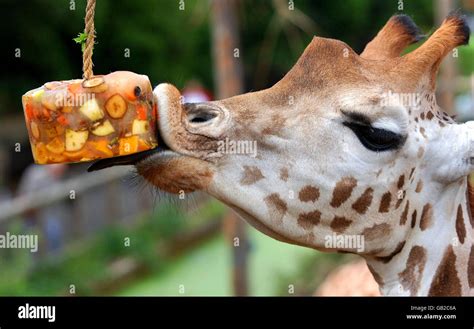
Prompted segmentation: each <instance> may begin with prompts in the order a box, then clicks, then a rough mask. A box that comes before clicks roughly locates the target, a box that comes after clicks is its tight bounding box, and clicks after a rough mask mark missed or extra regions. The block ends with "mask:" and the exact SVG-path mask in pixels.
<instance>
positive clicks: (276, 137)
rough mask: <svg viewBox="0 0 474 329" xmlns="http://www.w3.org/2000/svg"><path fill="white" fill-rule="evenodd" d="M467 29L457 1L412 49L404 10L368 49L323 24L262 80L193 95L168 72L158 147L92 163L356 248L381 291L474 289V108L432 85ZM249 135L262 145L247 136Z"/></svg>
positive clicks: (318, 243) (312, 242)
mask: <svg viewBox="0 0 474 329" xmlns="http://www.w3.org/2000/svg"><path fill="white" fill-rule="evenodd" d="M469 34H470V31H469V28H468V27H467V24H466V22H465V20H464V18H463V17H462V16H461V15H459V14H458V13H453V14H450V15H449V16H448V17H447V18H446V19H445V20H444V22H443V23H442V25H441V26H440V27H439V28H438V29H437V30H436V31H435V32H434V33H433V34H432V35H431V36H430V37H429V38H427V39H426V41H425V42H424V43H423V44H422V45H421V46H420V47H418V48H417V49H415V50H413V51H411V52H409V53H407V54H404V55H402V51H403V50H404V49H405V48H406V47H407V46H408V45H410V44H412V43H415V42H417V41H419V40H420V39H421V38H422V36H421V35H420V33H419V30H418V28H417V27H416V25H415V24H414V23H413V21H412V20H411V19H410V18H409V17H408V16H404V15H398V16H393V17H392V18H391V19H389V20H388V22H387V23H386V25H385V26H384V27H383V28H382V29H381V30H380V32H379V33H378V34H377V35H376V36H375V37H374V39H373V40H372V41H371V42H370V43H368V44H367V46H366V47H365V49H364V51H363V52H362V53H361V54H360V55H358V54H356V53H355V52H354V51H353V50H352V49H351V48H350V47H349V46H348V45H347V44H345V43H344V42H342V41H339V40H334V39H327V38H322V37H314V38H313V39H312V41H311V42H310V44H309V45H308V46H307V48H306V49H305V51H304V52H303V54H302V55H301V57H300V58H299V59H298V61H297V62H296V64H295V65H294V66H293V68H291V69H290V71H289V72H288V73H287V74H286V75H285V76H284V77H283V78H282V79H281V80H280V81H279V82H277V83H276V84H275V85H273V86H272V87H270V88H268V89H265V90H261V91H257V92H250V93H246V94H242V95H238V96H235V97H231V98H227V99H223V100H218V101H212V102H205V103H198V104H183V103H182V102H181V95H180V92H179V91H178V90H177V89H176V88H175V87H174V86H173V85H171V84H168V83H162V84H159V85H158V86H157V87H156V88H155V90H154V94H155V96H156V97H157V101H158V107H159V130H160V138H161V139H162V144H161V145H162V147H161V149H160V150H156V151H151V152H149V153H146V154H144V155H142V156H140V157H137V156H134V157H133V158H131V159H130V160H129V161H128V160H123V159H122V160H120V161H116V160H114V159H112V160H110V159H109V160H101V161H99V162H98V163H96V164H95V165H93V167H92V168H91V170H94V169H100V168H105V167H108V166H111V165H114V164H115V163H119V164H124V163H128V164H134V165H135V167H136V170H137V172H138V173H139V174H140V175H141V176H142V177H143V178H144V179H145V180H146V181H147V182H149V183H150V184H152V185H154V186H156V187H157V188H159V189H161V190H164V191H167V192H171V193H180V192H181V193H182V192H184V193H190V192H193V191H196V190H201V191H205V192H206V193H208V194H210V195H211V196H214V197H215V198H217V199H219V200H221V201H222V202H223V203H225V204H227V205H228V206H230V207H231V208H232V209H233V210H235V211H236V212H237V213H238V214H239V215H240V217H242V218H243V219H245V220H246V221H247V222H248V223H250V224H251V225H252V226H254V227H255V228H256V229H258V230H260V231H261V232H263V233H264V234H266V235H268V236H270V237H273V238H275V239H277V240H280V241H283V242H287V243H291V244H296V245H300V246H305V247H309V248H314V249H317V250H320V251H329V252H331V251H332V252H334V251H336V252H350V253H357V254H359V255H360V256H362V257H363V258H364V259H365V261H366V262H367V265H368V267H369V269H370V271H371V273H372V275H373V277H374V278H375V280H376V281H377V283H378V284H379V287H380V291H381V293H382V294H383V295H400V296H415V295H419V296H428V295H429V296H440V295H444V296H451V295H473V294H474V244H473V243H474V234H473V227H474V221H473V219H472V216H471V207H470V205H471V204H472V203H471V202H472V201H474V199H473V198H472V196H473V195H474V190H473V189H471V188H470V186H469V185H468V180H467V175H468V174H469V172H470V171H472V170H473V167H474V162H473V159H474V148H473V146H474V122H467V123H464V124H458V123H456V122H455V121H454V120H453V119H452V118H451V117H449V116H448V115H447V114H446V113H444V112H443V111H442V110H441V109H440V108H439V107H438V105H437V103H436V99H435V95H434V93H435V87H436V85H435V83H436V73H437V70H438V67H439V65H440V63H441V61H442V59H443V58H444V57H445V56H448V55H449V54H450V53H451V51H452V50H453V49H455V48H456V47H457V46H460V45H464V44H466V43H467V42H468V39H469ZM252 142H255V143H256V146H257V151H256V152H247V151H246V149H245V147H237V146H239V145H244V146H245V145H252V144H251V143H252ZM239 143H240V144H239ZM245 143H247V144H245ZM236 145H237V146H236ZM232 146H233V147H232Z"/></svg>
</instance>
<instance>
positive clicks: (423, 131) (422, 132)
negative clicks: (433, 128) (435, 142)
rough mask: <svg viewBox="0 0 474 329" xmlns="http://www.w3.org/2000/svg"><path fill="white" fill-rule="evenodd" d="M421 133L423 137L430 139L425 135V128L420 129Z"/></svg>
mask: <svg viewBox="0 0 474 329" xmlns="http://www.w3.org/2000/svg"><path fill="white" fill-rule="evenodd" d="M420 133H421V135H422V136H423V137H424V138H428V137H427V136H426V134H425V128H423V127H421V128H420Z"/></svg>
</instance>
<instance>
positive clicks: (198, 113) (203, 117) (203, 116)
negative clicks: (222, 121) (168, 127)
mask: <svg viewBox="0 0 474 329" xmlns="http://www.w3.org/2000/svg"><path fill="white" fill-rule="evenodd" d="M184 109H185V111H186V116H187V120H188V122H189V123H191V124H202V123H207V122H209V121H211V120H213V119H215V118H217V117H218V115H219V112H218V110H216V108H214V107H212V106H209V105H208V104H206V103H196V104H184Z"/></svg>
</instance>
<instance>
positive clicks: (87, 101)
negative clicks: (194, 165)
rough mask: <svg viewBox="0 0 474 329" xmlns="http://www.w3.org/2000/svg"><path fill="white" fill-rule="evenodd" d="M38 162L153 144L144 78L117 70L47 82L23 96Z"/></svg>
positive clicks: (117, 152) (112, 153)
mask: <svg viewBox="0 0 474 329" xmlns="http://www.w3.org/2000/svg"><path fill="white" fill-rule="evenodd" d="M22 102H23V109H24V112H25V119H26V126H27V128H28V133H29V137H30V143H31V148H32V151H33V157H34V159H35V162H36V163H38V164H47V163H64V162H80V161H90V160H96V159H102V158H110V157H114V156H120V155H124V154H132V153H137V152H142V151H146V150H149V149H152V148H155V147H156V146H157V139H156V129H157V128H156V104H155V101H154V97H153V93H152V89H151V84H150V81H149V80H148V77H147V76H145V75H139V74H135V73H132V72H126V71H119V72H113V73H110V74H107V75H103V76H95V77H93V78H91V79H89V80H67V81H54V82H48V83H45V84H44V85H43V86H42V87H40V88H37V89H34V90H31V91H29V92H27V93H26V94H24V95H23V97H22Z"/></svg>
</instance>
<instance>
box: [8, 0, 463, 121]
mask: <svg viewBox="0 0 474 329" xmlns="http://www.w3.org/2000/svg"><path fill="white" fill-rule="evenodd" d="M85 5H86V1H76V2H75V8H74V10H71V7H70V3H69V2H67V1H66V2H62V3H57V1H55V0H42V1H39V0H34V1H30V2H29V3H28V10H25V9H24V6H21V5H18V2H17V1H14V0H7V1H6V4H4V11H5V12H8V13H9V14H8V15H5V17H3V19H2V20H1V22H0V27H3V30H5V31H8V30H9V29H10V27H11V26H15V30H14V32H13V33H5V35H4V37H3V39H2V41H3V42H2V44H3V45H5V47H6V50H5V51H4V52H7V53H9V52H11V51H12V49H17V48H18V49H20V50H21V57H20V58H15V57H14V56H6V59H5V62H4V66H5V67H7V68H8V71H6V70H3V71H2V75H1V76H0V111H3V112H5V111H8V112H14V113H17V114H19V115H21V113H22V110H21V104H20V98H21V95H22V94H23V93H24V92H26V91H27V90H30V89H33V88H36V87H38V86H40V85H42V84H43V83H45V82H47V81H54V80H63V79H72V78H78V77H80V76H81V75H82V72H81V70H82V56H81V52H79V51H78V49H77V47H75V45H74V44H73V43H71V42H70V40H71V38H73V37H74V36H75V35H76V34H77V31H78V30H81V29H83V28H84V12H85ZM295 6H296V10H299V11H300V12H301V13H303V14H304V15H306V16H307V17H308V18H309V19H310V20H311V21H312V22H313V24H314V29H313V31H310V32H309V31H306V30H305V31H303V30H302V29H301V27H300V26H299V25H298V24H295V23H294V22H291V21H290V22H289V21H288V20H285V19H283V18H282V17H280V16H279V15H277V14H276V10H275V7H274V3H273V1H259V0H243V1H241V2H240V8H239V19H240V26H241V38H240V40H241V52H240V53H241V56H242V58H243V61H244V70H245V81H246V89H247V90H255V89H260V88H264V87H268V86H269V85H271V84H273V83H274V82H276V81H277V80H279V79H280V78H281V77H282V76H283V75H284V74H285V73H286V72H287V71H288V69H289V68H290V67H291V66H292V65H293V64H294V63H295V61H296V59H297V58H298V57H299V55H300V54H301V52H302V51H303V50H304V48H305V47H306V45H307V44H308V43H309V42H310V40H311V38H312V37H313V35H314V34H316V35H318V36H324V37H330V38H337V39H340V40H342V41H344V42H346V43H347V44H349V45H350V46H351V47H352V48H354V50H356V51H360V50H362V48H363V47H364V45H365V44H366V42H367V41H369V40H370V38H372V37H373V36H374V35H375V34H376V32H377V31H378V29H380V27H381V26H382V25H383V24H384V23H385V22H386V20H387V19H388V18H389V17H390V16H391V15H393V14H396V13H397V12H400V11H399V8H398V2H397V1H370V0H334V1H310V0H301V1H297V2H295ZM403 13H405V14H409V15H411V16H413V18H414V19H415V20H416V22H417V24H418V25H419V26H420V27H421V28H422V30H423V31H425V32H428V31H429V30H430V29H431V28H432V26H433V19H432V17H433V3H432V1H431V0H420V1H404V8H403ZM95 28H96V31H97V35H96V37H97V39H96V40H97V44H96V46H95V48H94V56H93V61H94V72H95V73H96V74H105V73H108V72H111V71H116V70H130V71H134V72H137V73H141V74H146V75H148V76H149V77H150V80H151V81H152V84H154V85H156V84H158V83H160V82H164V81H169V82H172V83H174V84H175V85H177V87H178V88H182V87H184V85H185V84H186V82H187V81H189V80H191V79H196V80H199V81H201V82H202V83H203V84H204V86H205V87H207V88H208V89H212V87H213V72H212V69H213V66H212V52H211V31H210V4H209V1H203V0H187V1H186V2H185V10H180V9H179V3H178V2H177V1H168V0H160V1H149V0H135V1H112V0H101V1H98V2H97V7H96V15H95ZM273 30H274V31H275V32H274V33H275V37H274V41H272V42H268V39H269V38H270V37H271V36H272V32H271V31H273ZM85 37H86V36H85V35H84V34H80V35H79V36H78V37H77V38H75V39H77V41H78V42H79V43H81V45H83V42H84V40H85ZM264 48H266V51H265V49H264ZM126 50H128V51H129V53H130V56H129V57H128V56H125V53H126ZM9 54H11V53H9ZM467 65H469V64H467ZM464 67H465V66H463V70H464Z"/></svg>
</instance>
